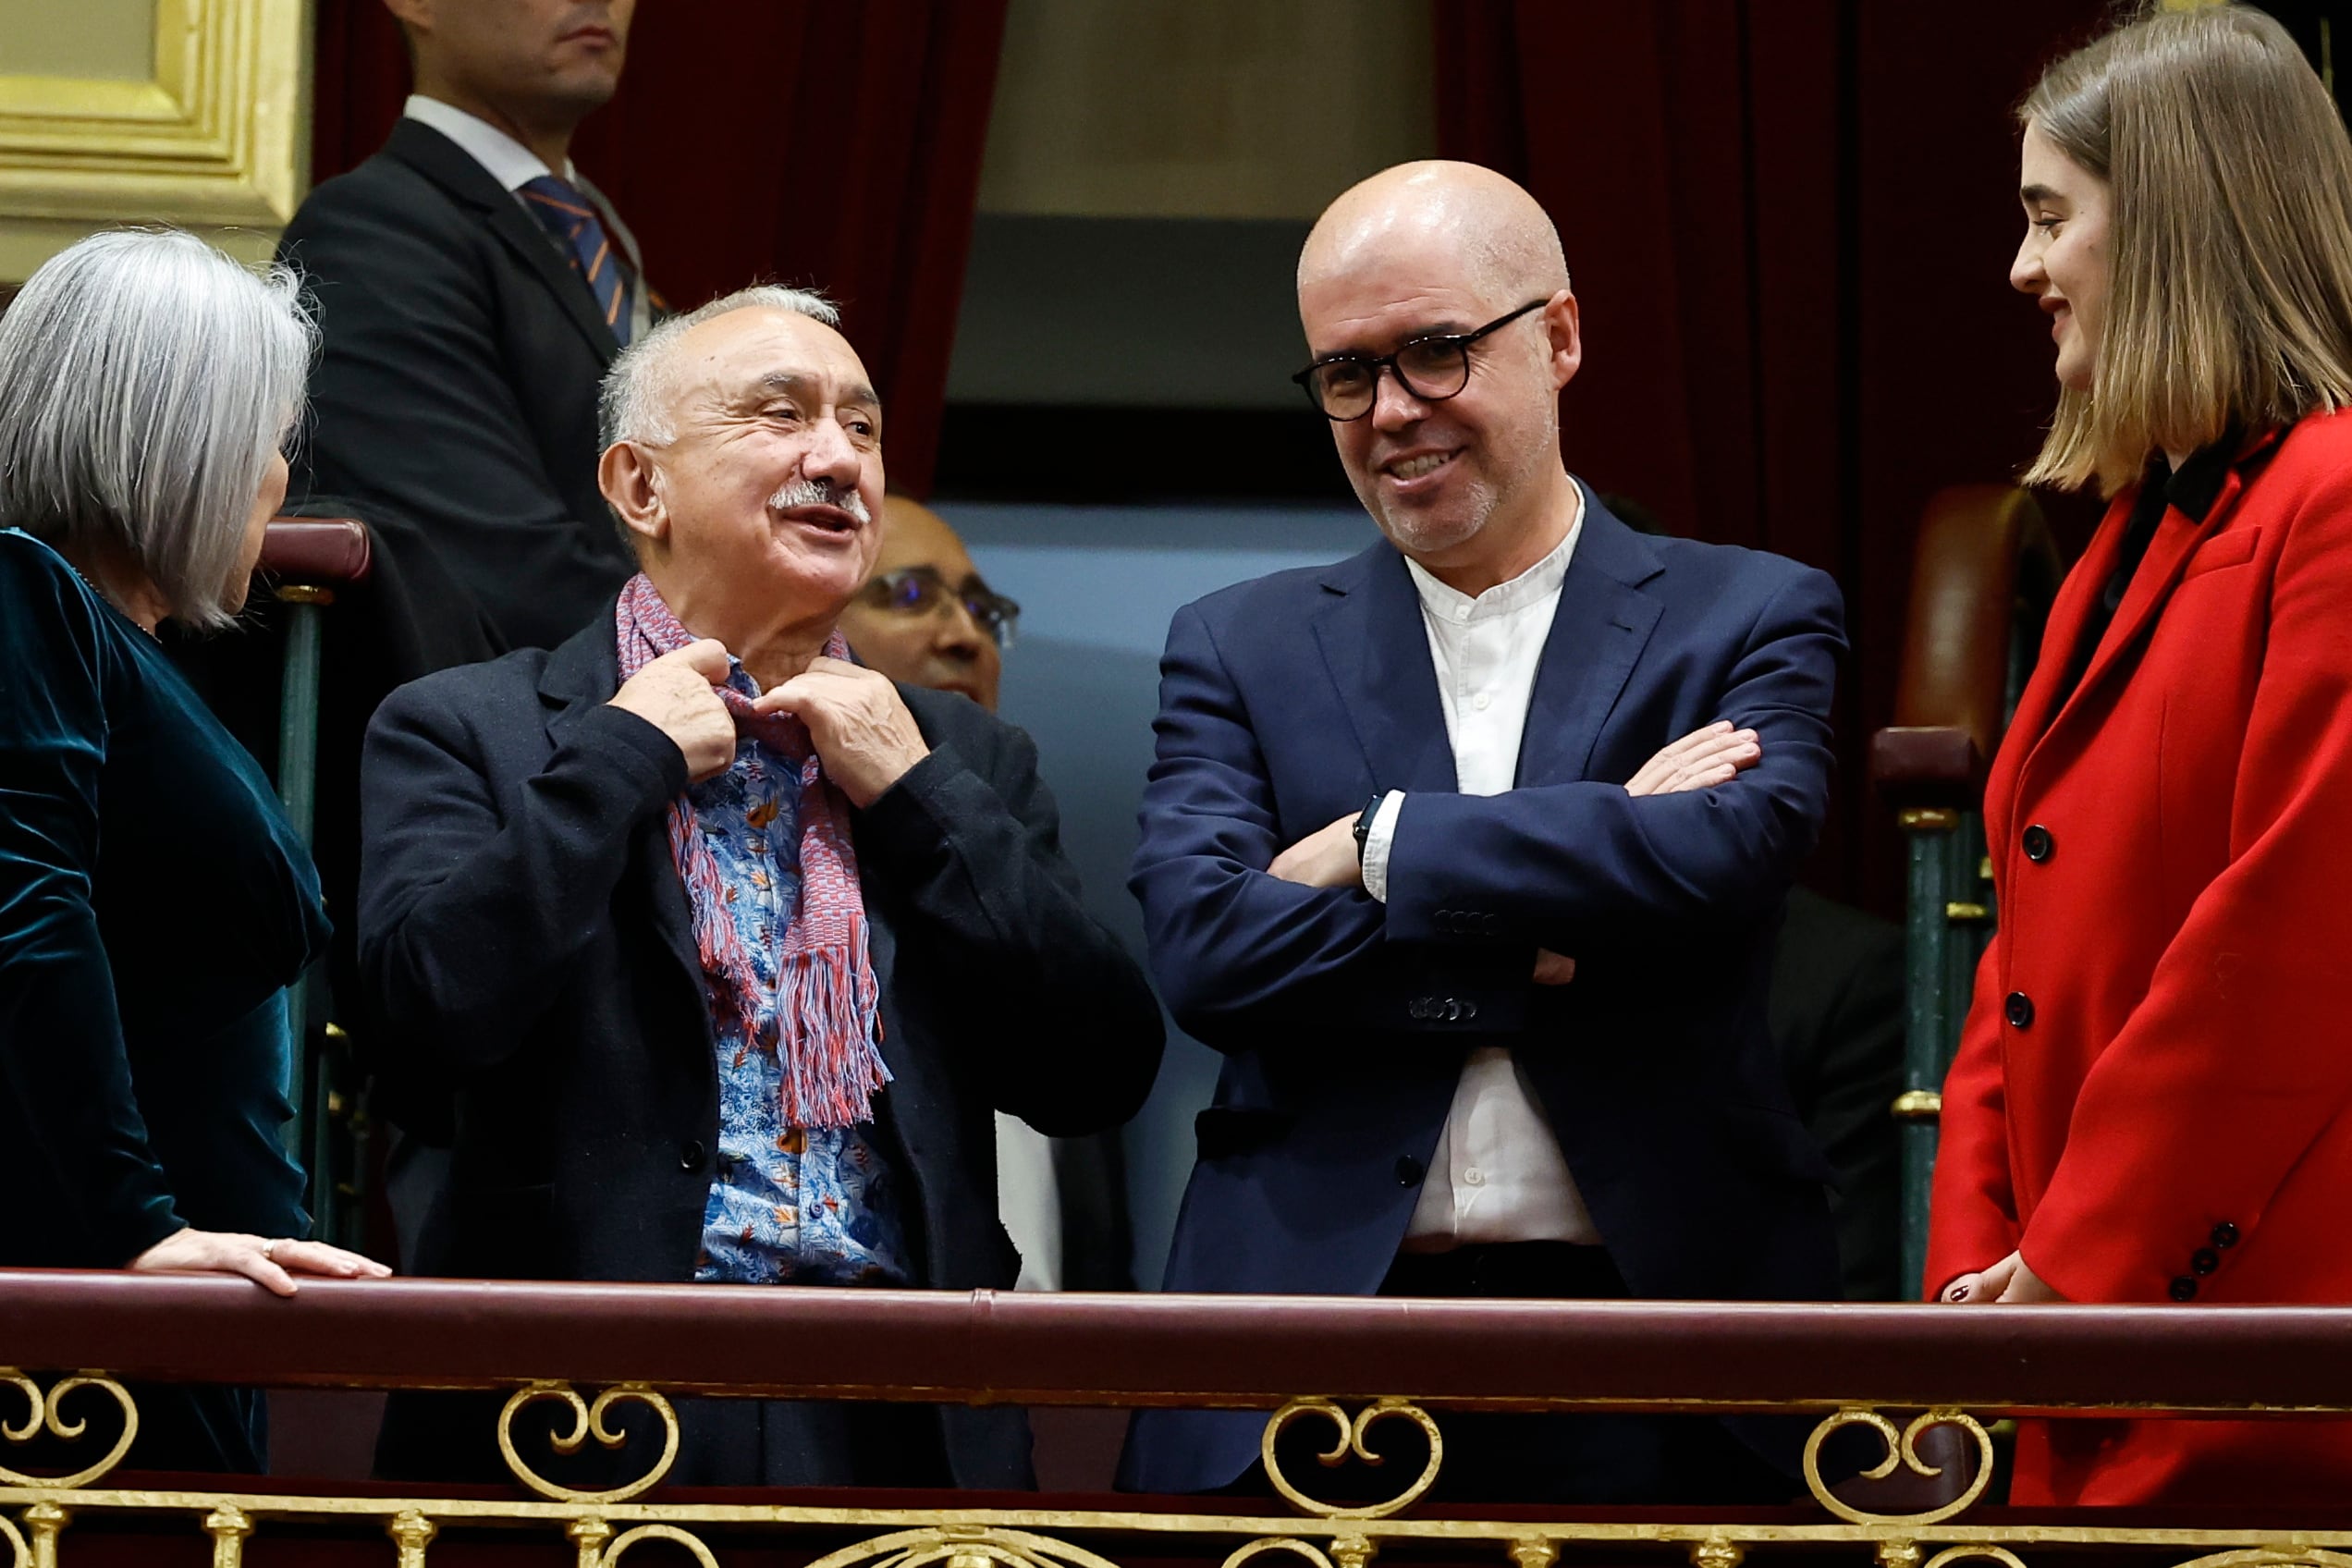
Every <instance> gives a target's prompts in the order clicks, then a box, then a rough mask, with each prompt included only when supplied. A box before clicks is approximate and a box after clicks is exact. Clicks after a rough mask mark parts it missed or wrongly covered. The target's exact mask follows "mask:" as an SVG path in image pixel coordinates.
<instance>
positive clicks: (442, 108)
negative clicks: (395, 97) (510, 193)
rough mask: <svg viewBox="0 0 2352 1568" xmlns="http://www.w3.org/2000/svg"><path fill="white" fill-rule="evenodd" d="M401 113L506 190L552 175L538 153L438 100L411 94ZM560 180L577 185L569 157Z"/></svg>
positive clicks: (481, 119) (453, 106)
mask: <svg viewBox="0 0 2352 1568" xmlns="http://www.w3.org/2000/svg"><path fill="white" fill-rule="evenodd" d="M400 113H401V114H402V115H403V116H407V117H408V118H410V119H412V120H422V121H423V123H424V124H426V125H429V126H431V127H432V128H433V129H435V130H437V131H439V132H440V133H441V134H442V135H444V136H446V137H447V138H448V139H449V140H450V141H454V142H456V143H457V144H458V145H459V147H462V148H464V149H465V151H466V153H467V154H468V155H469V156H471V157H472V159H473V161H474V162H475V163H477V164H480V165H482V166H483V167H484V169H486V170H488V171H489V174H490V178H492V179H495V180H496V181H497V182H498V183H499V184H500V185H502V186H505V187H506V188H507V189H508V190H521V189H522V188H523V187H524V186H526V185H528V184H530V183H531V182H532V181H533V180H534V179H537V178H540V177H541V176H543V175H547V174H552V173H553V172H554V171H553V170H552V169H550V168H548V167H547V165H546V161H545V159H543V158H541V157H540V156H539V154H538V153H534V152H533V151H532V150H531V149H530V148H528V147H525V146H524V145H523V144H522V143H521V142H520V141H516V140H515V139H514V138H513V137H511V136H508V134H507V133H506V132H505V131H503V130H500V129H498V128H497V127H496V126H495V125H492V124H491V123H490V122H489V121H488V120H485V119H484V118H482V117H481V116H478V115H470V114H467V113H466V112H465V111H464V110H463V109H460V108H459V107H457V106H456V105H455V104H444V103H443V102H441V100H440V99H438V98H427V97H426V96H425V95H424V94H423V93H422V92H411V93H410V94H409V101H408V104H407V105H406V106H405V107H403V108H402V109H401V111H400ZM563 177H564V178H566V179H568V180H570V182H571V183H572V184H574V185H577V184H579V183H580V177H579V175H578V173H577V172H576V171H575V170H574V169H573V168H572V166H571V160H570V158H566V159H565V160H564V171H563Z"/></svg>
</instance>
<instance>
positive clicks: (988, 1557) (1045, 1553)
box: [605, 1525, 1330, 1568]
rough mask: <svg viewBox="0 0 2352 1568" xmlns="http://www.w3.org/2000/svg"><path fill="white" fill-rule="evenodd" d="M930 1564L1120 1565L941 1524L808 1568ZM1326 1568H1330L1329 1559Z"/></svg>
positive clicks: (988, 1530) (1050, 1544)
mask: <svg viewBox="0 0 2352 1568" xmlns="http://www.w3.org/2000/svg"><path fill="white" fill-rule="evenodd" d="M637 1533H638V1532H636V1531H633V1530H632V1531H631V1532H630V1534H631V1535H635V1534H637ZM627 1538H628V1537H622V1539H623V1540H626V1539H627ZM620 1544H621V1543H620V1541H615V1542H614V1543H613V1550H612V1552H611V1553H610V1554H608V1555H607V1556H606V1559H605V1561H606V1562H611V1561H612V1558H613V1557H615V1556H618V1555H619V1550H620ZM708 1561H709V1560H708V1559H707V1558H705V1559H704V1562H708ZM934 1562H945V1563H946V1564H947V1565H948V1568H985V1565H986V1564H988V1563H992V1562H994V1563H1001V1564H1004V1565H1005V1568H1119V1565H1118V1564H1117V1563H1115V1562H1111V1561H1110V1560H1109V1558H1107V1557H1097V1556H1096V1554H1095V1553H1093V1552H1091V1551H1088V1550H1085V1549H1084V1548H1083V1547H1074V1546H1072V1545H1071V1544H1070V1543H1069V1542H1067V1541H1058V1540H1055V1539H1054V1538H1053V1537H1050V1536H1038V1535H1032V1534H1030V1533H1029V1532H1028V1531H1026V1530H1008V1529H1001V1528H998V1527H997V1526H995V1525H938V1526H936V1527H934V1528H931V1529H924V1530H900V1531H897V1532H895V1533H893V1534H891V1535H887V1536H875V1537H870V1538H868V1539H866V1540H862V1541H860V1542H858V1543H857V1544H856V1545H855V1546H848V1547H843V1548H842V1549H841V1550H839V1551H837V1552H834V1553H832V1554H831V1555H829V1556H826V1557H820V1558H818V1559H817V1560H816V1561H815V1562H812V1563H810V1564H809V1565H808V1568H854V1565H856V1564H865V1565H867V1568H928V1564H931V1563H934ZM1324 1568H1330V1565H1329V1562H1326V1563H1325V1564H1324Z"/></svg>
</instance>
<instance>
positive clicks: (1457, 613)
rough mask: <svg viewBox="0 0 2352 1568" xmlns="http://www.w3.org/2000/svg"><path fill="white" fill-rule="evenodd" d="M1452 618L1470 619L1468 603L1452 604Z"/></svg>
mask: <svg viewBox="0 0 2352 1568" xmlns="http://www.w3.org/2000/svg"><path fill="white" fill-rule="evenodd" d="M1453 619H1456V620H1468V619H1470V606H1468V605H1456V606H1453Z"/></svg>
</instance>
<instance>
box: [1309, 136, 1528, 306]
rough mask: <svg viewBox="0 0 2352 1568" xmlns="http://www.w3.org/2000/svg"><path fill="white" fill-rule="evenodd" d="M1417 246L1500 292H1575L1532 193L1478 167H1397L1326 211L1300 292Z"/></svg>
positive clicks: (1441, 163) (1317, 227)
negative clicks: (1448, 257) (1446, 255)
mask: <svg viewBox="0 0 2352 1568" xmlns="http://www.w3.org/2000/svg"><path fill="white" fill-rule="evenodd" d="M1408 244H1409V245H1411V246H1413V247H1414V248H1415V249H1418V250H1424V251H1439V252H1450V253H1451V254H1452V255H1453V256H1454V257H1456V258H1458V260H1459V262H1460V263H1461V265H1462V266H1463V267H1464V268H1465V269H1466V271H1467V273H1468V275H1469V280H1471V281H1474V282H1475V283H1476V285H1477V286H1478V287H1480V288H1482V289H1490V290H1492V291H1493V292H1495V293H1496V294H1498V295H1505V294H1508V295H1513V296H1521V295H1524V296H1526V297H1528V298H1540V297H1542V296H1544V295H1547V294H1551V293H1554V292H1556V291H1558V290H1560V289H1562V288H1567V287H1568V261H1567V257H1566V255H1565V254H1564V253H1563V252H1562V251H1561V249H1560V231H1559V230H1558V229H1556V228H1554V227H1552V223H1551V219H1550V217H1549V216H1547V215H1546V214H1545V213H1544V210H1543V207H1542V206H1541V205H1540V204H1539V203H1538V202H1537V201H1536V199H1535V198H1534V197H1533V196H1530V195H1528V194H1527V193H1526V192H1525V190H1521V189H1520V188H1519V187H1518V186H1517V185H1516V184H1515V183H1513V181H1511V180H1509V179H1506V178H1503V177H1502V176H1501V175H1499V174H1497V173H1495V171H1494V170H1492V169H1489V168H1482V167H1480V166H1479V165H1476V164H1456V163H1448V162H1444V161H1442V160H1437V159H1432V160H1429V161H1427V162H1425V163H1417V164H1399V165H1397V166H1396V167H1394V168H1390V169H1383V170H1381V171H1380V172H1379V173H1378V174H1376V175H1374V176H1373V177H1372V178H1369V179H1366V180H1365V181H1363V182H1361V183H1360V184H1357V185H1354V186H1352V187H1350V188H1349V189H1348V190H1345V191H1343V192H1341V196H1340V199H1339V200H1338V201H1336V202H1332V203H1331V204H1330V206H1329V207H1328V208H1326V209H1325V210H1324V213H1323V216H1322V217H1321V218H1320V219H1318V220H1317V223H1316V225H1315V229H1314V232H1312V233H1311V234H1309V235H1308V236H1307V239H1306V248H1305V250H1303V251H1300V252H1299V266H1298V285H1299V290H1300V292H1301V293H1305V291H1306V290H1308V289H1309V288H1312V287H1314V285H1316V284H1317V283H1318V282H1320V281H1322V280H1324V279H1325V278H1328V277H1332V276H1341V275H1344V274H1346V273H1348V272H1351V271H1354V270H1355V269H1356V268H1358V267H1360V266H1362V265H1363V264H1364V263H1366V261H1367V260H1369V259H1371V258H1374V257H1378V256H1381V255H1386V254H1393V253H1394V252H1395V251H1397V250H1398V249H1399V248H1401V247H1403V246H1404V245H1408Z"/></svg>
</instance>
